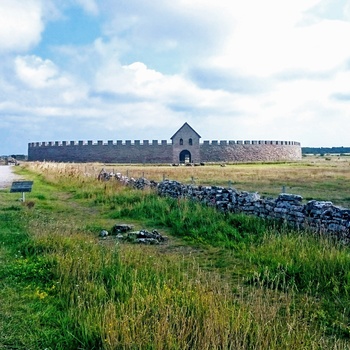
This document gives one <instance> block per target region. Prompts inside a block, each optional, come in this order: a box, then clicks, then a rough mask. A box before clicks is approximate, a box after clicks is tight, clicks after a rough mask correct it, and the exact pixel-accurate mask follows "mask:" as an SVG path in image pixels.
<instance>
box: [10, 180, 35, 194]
mask: <svg viewBox="0 0 350 350" xmlns="http://www.w3.org/2000/svg"><path fill="white" fill-rule="evenodd" d="M32 186H33V181H15V182H12V186H11V190H10V192H22V193H23V192H31V191H32Z"/></svg>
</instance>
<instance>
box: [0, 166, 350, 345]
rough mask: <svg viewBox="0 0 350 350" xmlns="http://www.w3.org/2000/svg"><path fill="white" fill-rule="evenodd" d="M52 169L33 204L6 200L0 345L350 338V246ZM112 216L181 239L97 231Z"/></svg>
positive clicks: (0, 210)
mask: <svg viewBox="0 0 350 350" xmlns="http://www.w3.org/2000/svg"><path fill="white" fill-rule="evenodd" d="M30 176H32V177H35V176H36V175H33V174H31V175H30ZM47 176H48V177H46V175H45V179H46V180H45V182H42V179H41V177H42V175H41V176H40V177H35V186H34V187H33V193H32V195H33V196H35V198H36V199H35V207H34V208H32V209H29V208H27V207H25V206H20V205H18V204H17V205H16V203H11V205H9V206H5V207H0V218H1V219H2V220H1V221H0V227H1V231H0V241H1V246H0V254H1V255H0V259H1V262H2V266H3V269H2V275H1V277H2V279H1V283H2V286H3V287H4V288H3V289H2V290H1V291H0V296H1V301H2V303H0V304H1V306H0V310H1V314H3V315H6V323H5V322H2V321H1V320H0V334H1V337H2V338H1V337H0V348H1V346H2V347H3V348H6V347H10V348H11V347H12V348H17V349H28V348H33V349H41V348H47V349H202V348H203V349H346V348H349V340H348V336H349V332H348V326H347V325H348V310H349V305H348V302H347V299H348V287H347V285H348V274H347V272H346V270H347V269H348V266H349V261H350V258H349V250H348V248H345V247H340V246H338V245H336V244H334V243H332V242H331V241H328V240H316V239H315V238H314V237H312V236H310V235H308V234H307V233H304V234H301V233H298V232H291V231H290V230H288V231H287V230H285V229H284V230H283V229H282V228H278V227H273V226H271V225H270V224H269V223H266V222H264V221H261V220H258V219H255V218H252V217H246V216H241V215H240V216H236V215H224V214H222V213H218V212H216V211H215V210H214V209H213V208H208V207H203V206H201V205H199V204H198V203H191V202H187V201H184V200H179V201H177V200H171V199H166V198H157V197H156V196H155V195H153V194H152V193H147V192H145V193H139V192H136V191H132V190H130V189H126V188H122V187H120V186H119V185H117V184H113V183H110V184H106V183H97V182H94V181H93V180H92V179H91V180H90V179H87V180H83V181H81V180H82V179H83V178H80V177H79V176H80V175H79V176H77V175H76V174H75V173H73V175H72V176H67V174H59V175H55V174H54V172H51V170H50V172H49V171H47ZM48 179H49V180H48ZM38 189H40V191H39V192H37V191H38ZM4 195H6V194H3V193H0V203H4V202H3V198H4V197H3V196H4ZM48 199H50V201H51V200H52V201H55V205H54V206H53V205H51V206H49V204H50V203H47V202H48ZM44 204H45V205H44ZM15 208H16V210H15ZM116 220H123V221H130V222H132V223H135V224H136V225H139V226H140V225H142V226H143V227H149V226H152V227H157V228H159V227H160V228H163V229H166V230H167V232H169V233H171V234H172V235H174V236H177V237H179V238H180V239H181V242H182V243H181V245H180V246H178V245H175V246H174V249H172V244H173V243H172V240H173V238H170V241H169V242H168V244H167V245H165V246H162V247H157V246H142V247H140V246H135V245H128V244H118V243H117V241H116V240H114V239H106V240H99V239H98V238H97V234H98V230H97V229H98V228H99V225H101V226H100V228H102V227H103V226H104V225H107V224H110V223H111V222H115V221H116ZM91 225H96V226H95V227H96V231H95V232H91V230H90V229H89V230H87V229H86V228H87V227H92V226H91ZM18 237H20V239H17V238H18ZM184 239H185V240H184ZM185 242H187V243H185ZM188 244H190V249H189V250H187V249H186V247H183V245H185V246H186V245H188ZM213 246H215V249H214V248H213ZM188 251H191V252H193V254H192V253H191V254H188V253H187V252H188ZM211 252H216V253H215V254H211ZM209 254H211V255H210V256H209ZM206 259H210V262H211V265H210V266H209V267H210V268H208V264H207V260H206ZM223 259H225V261H222V260H223ZM11 295H18V296H19V297H18V298H16V301H17V303H15V304H14V303H12V302H11V300H12V299H13V298H12V297H11ZM24 305H26V307H24ZM9 315H10V316H9ZM0 319H1V318H0ZM29 324H31V327H29V326H28V325H29ZM11 332H12V334H13V335H11Z"/></svg>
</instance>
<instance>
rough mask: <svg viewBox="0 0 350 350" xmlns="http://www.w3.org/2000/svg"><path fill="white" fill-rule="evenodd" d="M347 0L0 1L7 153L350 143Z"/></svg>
mask: <svg viewBox="0 0 350 350" xmlns="http://www.w3.org/2000/svg"><path fill="white" fill-rule="evenodd" d="M349 38H350V0H293V1H291V0H288V1H287V0H264V1H261V0H245V1H242V0H172V1H164V0H152V1H151V0H0V155H1V154H4V155H6V154H27V149H28V143H29V142H42V141H71V140H74V141H79V140H83V141H87V140H93V141H95V142H96V141H98V140H103V141H105V142H107V141H108V140H114V141H116V140H141V141H142V140H155V139H158V140H168V141H169V142H170V137H171V136H172V135H173V134H174V133H175V132H176V131H177V130H178V129H179V128H180V127H181V126H182V125H183V124H184V123H185V122H187V123H189V124H190V125H191V126H192V127H193V128H194V129H195V130H196V131H197V132H198V133H199V134H200V135H201V137H202V139H201V140H202V141H204V140H284V141H299V142H301V145H302V146H304V147H333V146H334V147H335V146H344V147H348V146H350V138H349V131H350V45H349Z"/></svg>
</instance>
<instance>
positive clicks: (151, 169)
mask: <svg viewBox="0 0 350 350" xmlns="http://www.w3.org/2000/svg"><path fill="white" fill-rule="evenodd" d="M28 166H29V167H30V168H32V169H33V170H36V171H40V172H44V173H45V176H49V175H50V173H52V175H53V176H55V175H56V174H57V173H60V174H64V175H70V176H76V177H85V178H86V177H91V178H97V176H98V174H99V172H100V171H101V169H105V170H107V171H110V172H114V173H118V172H119V173H121V174H122V175H125V176H128V177H134V178H139V177H145V178H147V179H149V180H154V181H162V180H163V179H165V178H167V179H171V180H177V181H180V182H183V183H194V184H196V185H219V186H225V187H228V186H232V187H234V188H236V189H238V190H241V191H250V192H258V193H260V194H261V195H262V196H272V197H275V196H277V195H278V194H279V193H281V192H282V191H283V190H284V191H285V192H287V193H294V194H299V195H301V196H303V197H304V199H305V200H310V199H316V200H330V201H333V203H334V204H336V205H342V206H345V207H349V206H350V158H349V157H346V156H343V157H339V156H331V157H326V158H325V157H314V156H308V157H304V158H303V160H302V161H300V162H292V163H250V164H239V163H237V164H226V165H225V166H222V165H221V164H208V165H205V166H178V167H174V166H171V165H130V164H99V163H86V164H72V163H49V162H44V163H28Z"/></svg>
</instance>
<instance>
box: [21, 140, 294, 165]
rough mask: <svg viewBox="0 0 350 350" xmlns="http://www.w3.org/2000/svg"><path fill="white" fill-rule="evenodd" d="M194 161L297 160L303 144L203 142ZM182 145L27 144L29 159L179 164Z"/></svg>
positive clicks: (192, 148)
mask: <svg viewBox="0 0 350 350" xmlns="http://www.w3.org/2000/svg"><path fill="white" fill-rule="evenodd" d="M188 151H189V152H191V154H192V157H193V159H194V161H195V162H254V161H255V162H256V161H295V160H300V159H301V146H300V143H299V142H294V141H211V142H210V141H204V142H203V143H200V144H198V145H195V144H193V145H189V146H188ZM179 153H180V148H179V146H178V145H176V144H172V143H168V142H167V141H166V140H162V141H160V142H159V141H158V140H152V141H148V140H143V141H142V142H141V141H140V140H135V141H133V142H132V141H131V140H126V141H124V142H123V141H121V140H117V141H116V142H114V141H111V140H110V141H107V143H105V142H103V141H97V142H93V141H87V142H85V141H54V142H31V143H29V144H28V160H29V161H44V160H46V161H55V162H103V163H174V162H175V163H176V162H178V158H179Z"/></svg>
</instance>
